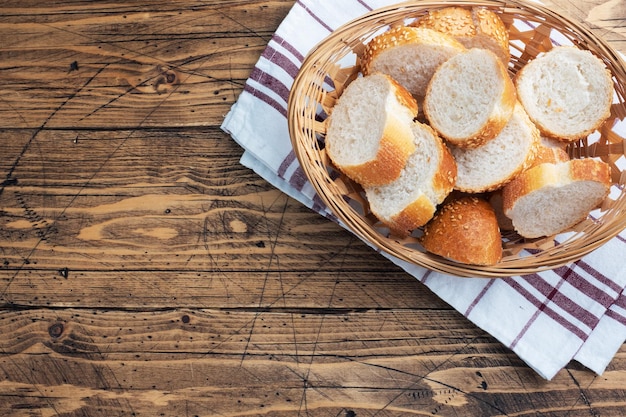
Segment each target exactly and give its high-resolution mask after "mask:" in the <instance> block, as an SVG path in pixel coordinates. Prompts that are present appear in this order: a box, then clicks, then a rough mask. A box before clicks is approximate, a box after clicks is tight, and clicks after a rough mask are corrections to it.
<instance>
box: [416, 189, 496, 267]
mask: <svg viewBox="0 0 626 417" xmlns="http://www.w3.org/2000/svg"><path fill="white" fill-rule="evenodd" d="M420 242H421V244H422V246H424V249H426V250H427V251H429V252H431V253H434V254H437V255H440V256H443V257H445V258H448V259H452V260H454V261H456V262H461V263H464V264H472V265H493V264H496V263H498V262H499V261H500V260H501V259H502V239H501V235H500V228H499V227H498V220H497V218H496V214H495V212H494V210H493V208H492V207H491V205H490V204H489V203H488V202H486V201H485V200H483V199H480V198H477V197H474V196H468V197H462V198H459V199H456V200H452V201H450V202H448V203H446V204H445V205H444V206H443V207H442V208H441V209H440V210H439V211H438V212H437V214H436V215H435V216H434V217H433V219H432V220H431V221H430V222H428V224H426V226H425V227H424V234H423V236H422V237H421V238H420Z"/></svg>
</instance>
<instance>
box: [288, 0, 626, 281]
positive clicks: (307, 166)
mask: <svg viewBox="0 0 626 417" xmlns="http://www.w3.org/2000/svg"><path fill="white" fill-rule="evenodd" d="M451 5H458V6H482V7H485V8H489V9H491V10H493V11H495V12H496V13H498V14H499V15H500V17H501V19H502V21H503V22H504V24H505V25H506V26H507V27H508V28H509V33H510V35H509V36H510V52H511V61H510V65H509V69H510V72H511V74H515V73H516V72H517V70H519V68H521V67H522V66H523V65H524V64H525V63H526V62H528V60H529V59H532V58H533V57H535V56H536V55H537V54H539V53H540V52H543V51H547V50H549V49H550V48H552V47H553V45H557V44H560V45H562V44H573V45H577V46H578V47H580V48H584V49H588V50H590V51H591V52H593V53H594V54H596V55H597V56H598V57H600V58H601V59H602V60H603V61H604V63H605V64H606V66H607V67H608V68H609V70H610V71H611V72H612V74H613V81H614V84H615V91H616V98H615V100H614V104H613V106H612V112H611V117H610V118H609V120H607V122H606V123H605V124H604V125H603V126H602V127H601V129H599V131H597V132H595V133H594V134H592V135H590V136H589V137H588V138H586V139H585V140H581V141H579V142H577V143H574V144H571V145H569V153H570V156H572V157H574V158H586V157H598V158H601V159H602V160H604V161H605V162H607V163H609V164H610V166H611V170H612V181H613V186H612V191H611V195H610V196H609V198H607V199H606V201H605V202H604V203H603V204H602V206H601V207H600V208H599V209H597V210H595V211H593V212H592V213H591V215H590V216H589V217H588V218H587V219H586V220H584V221H583V222H582V223H580V224H578V225H577V226H576V227H574V228H573V229H572V230H571V231H568V232H566V233H562V234H559V235H558V236H550V237H546V238H540V239H532V240H528V239H522V238H520V237H519V236H518V235H516V234H515V233H514V232H511V233H508V234H503V239H502V240H503V248H504V257H503V259H502V261H501V262H499V263H498V264H496V265H493V266H488V267H485V266H474V265H465V264H460V263H457V262H454V261H451V260H448V259H445V258H442V257H440V256H437V255H433V254H430V253H428V252H426V251H425V250H424V249H423V248H422V247H421V245H420V244H419V243H418V239H417V238H416V237H415V235H412V236H410V237H408V238H402V239H400V238H398V237H396V236H393V235H390V234H389V233H388V231H387V229H385V228H384V227H382V226H381V225H380V223H379V222H378V221H377V219H376V218H375V217H374V216H373V215H372V213H371V212H370V210H369V206H368V203H367V200H366V199H365V197H364V193H363V192H362V189H361V187H360V186H359V185H358V184H355V183H354V182H352V181H351V180H350V179H348V178H347V177H345V176H344V175H342V174H341V173H340V172H339V171H338V170H336V169H335V168H334V167H333V165H332V163H331V162H330V160H329V158H328V156H327V155H326V152H325V151H324V146H323V142H324V135H325V131H326V123H325V120H326V116H327V115H328V114H330V112H331V110H332V107H333V104H334V103H335V102H336V100H337V98H338V97H339V96H340V95H341V92H342V91H343V89H344V88H345V87H346V86H347V85H348V83H349V82H350V81H351V80H353V79H354V78H355V77H357V76H358V75H359V71H360V67H359V58H358V57H359V56H360V54H361V52H362V51H363V49H364V46H365V44H367V42H369V40H371V39H372V38H373V37H374V36H376V35H378V34H380V33H381V32H383V31H385V30H387V29H388V28H389V27H392V26H396V25H403V24H407V23H410V22H411V21H413V20H415V19H416V18H418V17H420V16H421V15H423V14H425V13H426V12H427V11H428V10H430V9H434V8H438V7H445V6H451ZM625 97H626V71H625V69H624V63H623V61H622V60H621V58H620V57H619V56H618V54H617V53H616V52H615V51H614V50H613V49H612V48H611V47H610V46H608V45H607V43H606V42H605V41H603V40H602V39H599V38H598V37H597V36H595V35H594V34H593V33H591V32H590V31H589V30H588V29H586V28H585V27H583V26H581V25H580V24H577V23H575V22H572V21H571V20H568V19H566V18H564V17H563V16H560V15H558V14H556V13H554V12H552V11H550V10H548V9H546V8H545V7H542V6H539V5H537V4H535V3H526V2H522V1H517V0H509V1H499V0H486V1H471V2H470V1H453V2H434V1H433V2H430V1H409V2H406V3H401V4H399V5H396V6H392V7H388V8H383V9H378V10H375V11H373V12H371V13H369V14H367V15H365V16H363V17H361V18H359V19H358V20H355V21H352V22H350V23H347V24H346V25H344V26H342V27H341V28H339V29H338V30H336V31H334V32H333V33H332V34H331V35H330V36H329V37H327V38H326V39H325V40H324V41H323V42H321V43H320V44H319V45H318V46H317V48H315V49H314V50H313V51H312V52H311V53H310V55H309V56H308V57H307V59H306V60H305V62H304V63H303V65H302V68H301V71H300V73H299V75H298V77H297V78H296V80H295V81H294V85H293V88H292V91H291V96H290V100H289V131H290V135H291V140H292V143H293V147H294V150H295V152H296V155H297V157H298V160H299V162H300V164H301V166H302V169H303V170H304V172H305V174H306V175H307V177H308V179H309V180H310V181H311V183H312V184H313V186H314V187H315V189H316V191H317V193H318V194H319V196H320V197H321V198H322V199H323V200H324V202H325V203H326V204H327V206H328V207H329V209H330V210H331V211H332V213H333V214H334V215H335V216H336V217H337V218H338V219H339V220H340V221H341V222H342V223H343V224H345V225H346V226H347V227H348V228H349V229H350V230H351V231H352V232H354V233H355V234H356V235H357V236H359V237H360V238H361V239H363V240H365V241H366V242H369V243H370V244H371V245H373V246H374V247H376V248H378V249H379V250H381V251H384V252H387V253H389V254H391V255H393V256H395V257H397V258H399V259H401V260H404V261H407V262H409V263H412V264H417V265H421V266H423V267H426V268H429V269H431V270H435V271H440V272H444V273H448V274H453V275H459V276H481V277H502V276H511V275H524V274H530V273H536V272H538V271H541V270H546V269H553V268H556V267H558V266H561V265H564V264H567V263H570V262H572V261H575V260H578V259H580V258H581V257H583V256H584V255H586V254H587V253H589V252H591V251H592V250H594V249H596V248H598V247H599V246H600V245H602V244H603V243H605V242H606V241H608V240H609V239H611V238H613V237H615V236H616V235H617V234H619V233H620V232H621V231H622V230H624V228H626V212H625V211H626V190H625V189H624V183H625V182H626V174H625V173H624V171H623V168H624V166H626V158H625V157H624V154H625V153H626V141H625V140H624V138H623V137H622V136H620V134H618V130H619V129H618V128H617V127H616V126H617V125H619V124H620V123H622V121H623V119H624V118H625V117H626V104H625V103H624V100H625ZM621 130H622V131H624V130H626V127H624V128H622V129H621ZM618 256H623V254H620V255H618Z"/></svg>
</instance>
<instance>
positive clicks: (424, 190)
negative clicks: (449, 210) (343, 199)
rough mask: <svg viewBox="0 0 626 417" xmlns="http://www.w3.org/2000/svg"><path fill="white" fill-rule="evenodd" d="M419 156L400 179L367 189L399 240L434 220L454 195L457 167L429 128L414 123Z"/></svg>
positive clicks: (377, 211) (380, 216) (371, 201)
mask: <svg viewBox="0 0 626 417" xmlns="http://www.w3.org/2000/svg"><path fill="white" fill-rule="evenodd" d="M412 131H413V137H414V143H415V149H416V150H415V152H414V153H413V154H412V155H411V156H410V157H409V159H408V161H407V163H406V166H405V168H404V169H403V170H402V173H401V174H400V177H399V178H398V179H397V180H396V181H394V182H392V183H390V184H388V185H383V186H379V187H364V190H365V194H366V197H367V199H368V201H369V204H370V209H371V211H372V213H373V214H374V215H375V216H376V217H377V218H378V219H379V220H380V221H381V222H382V223H383V224H385V225H386V226H387V227H389V229H390V230H391V231H393V232H394V233H395V234H396V235H398V236H406V235H408V234H409V233H410V232H411V231H412V230H413V229H416V228H418V227H420V226H423V225H424V224H425V223H426V222H427V221H428V220H430V219H431V218H432V216H433V215H434V213H435V210H436V206H437V205H438V204H440V203H441V202H442V201H443V200H444V199H445V198H446V196H447V195H448V194H449V193H450V191H452V188H453V187H454V181H455V180H456V164H455V162H454V159H453V158H452V155H451V154H450V152H449V151H448V148H447V147H446V146H445V145H444V144H443V141H442V140H441V138H439V137H438V136H437V134H436V133H435V131H433V130H432V129H431V128H430V127H429V126H427V125H425V124H422V123H419V122H414V123H413V124H412Z"/></svg>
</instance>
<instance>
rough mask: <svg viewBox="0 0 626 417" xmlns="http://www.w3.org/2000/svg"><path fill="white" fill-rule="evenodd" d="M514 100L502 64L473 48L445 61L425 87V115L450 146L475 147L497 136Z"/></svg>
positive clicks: (487, 53)
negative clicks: (426, 87)
mask: <svg viewBox="0 0 626 417" xmlns="http://www.w3.org/2000/svg"><path fill="white" fill-rule="evenodd" d="M516 102H517V100H516V94H515V87H514V85H513V82H512V80H511V78H510V77H509V75H508V73H507V70H506V68H505V67H504V64H502V61H500V60H499V59H498V57H496V55H495V54H494V53H493V52H490V51H488V50H486V49H479V48H474V49H470V50H468V51H466V52H462V53H459V54H457V55H455V56H453V57H452V58H450V59H449V60H447V61H446V62H444V63H443V64H442V65H441V66H440V67H439V68H438V69H437V71H436V72H435V74H434V75H433V77H432V78H431V80H430V83H429V84H428V89H427V91H426V96H425V99H424V109H423V110H424V114H425V115H426V118H427V119H428V121H429V122H430V125H431V126H432V127H433V128H434V129H435V130H436V131H437V132H439V134H440V135H441V136H442V137H443V138H444V139H446V140H447V141H448V142H449V143H450V144H452V145H455V146H460V147H465V148H475V147H478V146H480V145H483V144H484V143H486V142H488V141H489V140H491V139H493V138H494V137H496V136H497V135H498V134H499V133H500V131H501V130H502V129H503V128H504V126H505V125H506V123H507V122H508V121H509V118H510V117H511V114H512V113H513V108H514V107H515V104H516Z"/></svg>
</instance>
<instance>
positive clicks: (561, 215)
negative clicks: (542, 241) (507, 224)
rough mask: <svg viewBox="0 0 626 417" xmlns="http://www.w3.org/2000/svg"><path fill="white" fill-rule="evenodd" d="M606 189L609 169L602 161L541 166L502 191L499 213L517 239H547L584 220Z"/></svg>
mask: <svg viewBox="0 0 626 417" xmlns="http://www.w3.org/2000/svg"><path fill="white" fill-rule="evenodd" d="M610 186H611V176H610V169H609V165H608V164H607V163H605V162H603V161H600V160H597V159H572V160H571V161H567V162H561V163H545V164H541V165H537V166H535V167H533V168H531V169H529V170H528V171H525V172H524V173H522V174H520V175H519V176H518V177H517V178H515V179H514V180H513V181H511V182H510V183H509V184H507V185H506V186H505V187H504V188H503V190H502V198H503V209H504V213H505V214H506V215H507V216H508V217H509V218H510V219H511V220H512V221H513V227H514V228H515V230H516V231H517V233H519V234H520V235H521V236H523V237H526V238H536V237H541V236H551V235H554V234H557V233H561V232H563V231H565V230H567V229H569V228H571V227H572V226H574V225H576V224H577V223H579V222H581V221H582V220H584V219H585V218H586V217H587V215H588V214H589V213H590V211H591V210H593V209H594V208H596V207H597V206H598V205H599V204H600V203H601V202H602V201H603V200H604V199H605V198H606V196H607V195H608V193H609V189H610Z"/></svg>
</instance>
